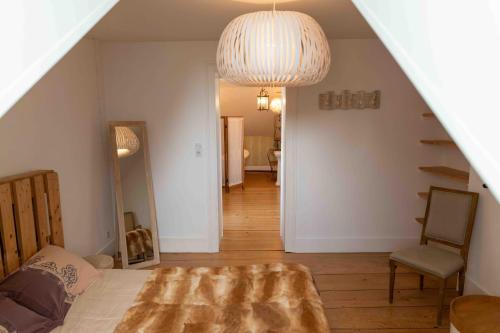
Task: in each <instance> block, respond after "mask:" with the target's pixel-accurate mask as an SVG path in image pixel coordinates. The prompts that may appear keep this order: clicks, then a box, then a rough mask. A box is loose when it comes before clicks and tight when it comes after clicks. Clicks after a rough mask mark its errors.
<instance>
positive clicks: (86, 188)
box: [0, 40, 114, 255]
mask: <svg viewBox="0 0 500 333" xmlns="http://www.w3.org/2000/svg"><path fill="white" fill-rule="evenodd" d="M95 59H96V54H95V45H94V42H93V41H90V40H83V41H81V42H80V43H79V44H77V46H76V47H75V48H74V49H72V50H71V51H70V52H69V53H68V54H67V55H66V56H65V57H64V58H63V59H62V60H61V62H60V63H58V64H57V65H56V66H55V67H54V68H53V69H51V70H50V71H49V72H48V73H47V75H46V76H44V77H43V78H42V80H40V81H39V82H38V83H37V84H36V85H35V86H34V87H33V88H32V89H31V90H30V91H29V92H28V93H27V94H26V95H25V97H23V98H22V99H21V100H20V101H19V102H18V103H17V104H16V105H15V106H14V107H13V108H12V109H11V110H10V112H9V113H7V114H6V115H5V116H4V117H3V118H2V119H1V120H0V176H7V175H11V174H17V173H21V172H25V171H29V170H36V169H54V170H56V171H57V172H58V173H59V181H60V188H61V206H62V216H63V225H64V236H65V244H66V247H67V248H68V249H70V250H73V251H76V252H78V253H80V254H82V255H88V254H93V253H96V252H97V251H99V250H101V249H104V248H106V246H107V245H110V244H109V242H110V241H111V240H112V238H113V237H114V236H113V234H114V222H113V219H112V204H111V193H110V178H109V176H110V173H109V168H108V157H107V153H108V150H107V149H105V145H104V142H103V135H104V132H103V128H102V127H101V124H102V122H101V118H102V116H101V113H100V111H99V105H98V92H97V88H96V87H97V77H96V61H95ZM107 232H109V233H110V238H109V239H108V238H107V236H106V233H107ZM110 247H111V250H112V248H113V247H112V246H110Z"/></svg>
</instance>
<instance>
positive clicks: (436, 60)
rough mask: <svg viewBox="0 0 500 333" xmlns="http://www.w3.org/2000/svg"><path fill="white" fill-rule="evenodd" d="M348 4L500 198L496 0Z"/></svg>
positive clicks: (499, 13) (499, 11)
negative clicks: (389, 53)
mask: <svg viewBox="0 0 500 333" xmlns="http://www.w3.org/2000/svg"><path fill="white" fill-rule="evenodd" d="M353 2H354V3H355V5H356V6H357V8H358V9H359V11H360V12H361V13H362V14H363V16H364V17H365V18H366V20H367V21H368V23H369V24H370V25H371V27H372V28H373V29H374V30H375V32H376V33H377V35H378V36H379V37H380V39H381V40H382V41H383V42H384V44H385V45H386V47H387V48H388V49H389V51H390V52H391V53H392V55H393V56H394V57H395V58H396V60H397V61H398V63H399V65H400V66H401V67H402V68H403V70H404V71H405V72H406V74H407V75H408V77H409V78H410V80H411V81H412V82H413V84H414V85H415V87H416V88H417V89H418V90H419V92H420V94H421V95H422V96H423V97H424V99H425V100H426V101H427V103H428V104H429V106H430V107H431V108H432V109H433V111H434V113H435V114H436V116H437V117H438V118H439V120H440V121H441V123H442V124H443V126H444V127H446V129H447V131H448V132H449V133H450V135H451V136H452V137H453V139H454V140H455V142H456V143H457V144H458V146H459V147H460V149H461V150H462V152H463V153H464V154H465V156H466V157H467V159H468V160H469V162H470V163H471V164H472V166H473V167H474V169H476V170H477V171H478V173H479V174H480V176H481V178H482V179H483V181H485V182H486V183H487V185H488V187H489V188H490V190H491V191H492V192H493V194H494V195H495V197H496V199H497V200H498V201H500V103H499V100H500V99H499V98H498V97H499V95H500V94H499V91H500V1H498V0H481V1H469V0H439V1H436V0H404V1H401V0H353Z"/></svg>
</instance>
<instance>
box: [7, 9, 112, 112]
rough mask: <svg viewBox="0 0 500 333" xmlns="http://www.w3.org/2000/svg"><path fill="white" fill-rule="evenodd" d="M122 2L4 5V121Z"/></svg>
mask: <svg viewBox="0 0 500 333" xmlns="http://www.w3.org/2000/svg"><path fill="white" fill-rule="evenodd" d="M117 2H118V0H78V1H68V0H36V1H34V0H31V1H29V0H16V1H0V41H1V43H2V44H1V51H0V118H1V117H2V116H3V115H4V114H5V113H6V112H7V111H8V110H9V109H10V108H11V107H12V106H13V105H14V103H16V102H17V101H18V100H19V99H20V98H21V97H22V96H23V95H24V94H25V93H26V92H27V91H28V90H29V89H30V88H31V87H32V86H33V85H34V84H35V83H36V82H37V81H38V80H39V79H40V78H41V77H42V76H43V75H44V74H45V73H46V72H47V71H48V70H49V69H50V68H51V67H52V66H53V65H54V64H55V63H57V62H58V61H59V59H61V58H62V57H63V56H64V55H65V54H66V53H67V52H68V51H69V50H70V49H71V48H72V47H73V46H74V45H75V44H76V43H77V42H78V41H79V40H80V39H81V38H82V37H83V36H84V35H85V34H86V33H87V32H88V31H89V30H90V28H92V27H93V26H94V25H95V24H96V22H98V21H99V20H100V19H101V18H102V17H103V16H104V15H105V14H106V13H107V12H108V11H109V10H110V9H111V8H112V7H113V6H114V5H115V4H116V3H117Z"/></svg>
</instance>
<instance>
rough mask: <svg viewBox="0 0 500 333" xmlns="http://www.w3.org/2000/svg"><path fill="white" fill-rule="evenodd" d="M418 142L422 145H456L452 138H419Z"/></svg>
mask: <svg viewBox="0 0 500 333" xmlns="http://www.w3.org/2000/svg"><path fill="white" fill-rule="evenodd" d="M420 143H422V144H424V145H435V146H451V147H456V146H457V145H456V144H455V142H453V141H452V140H438V139H436V140H420Z"/></svg>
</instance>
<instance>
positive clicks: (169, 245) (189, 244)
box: [160, 237, 217, 253]
mask: <svg viewBox="0 0 500 333" xmlns="http://www.w3.org/2000/svg"><path fill="white" fill-rule="evenodd" d="M160 252H162V253H168V252H180V253H193V252H202V253H213V252H217V251H213V250H211V249H210V242H209V239H208V238H202V237H200V238H197V237H193V238H171V237H160Z"/></svg>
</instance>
